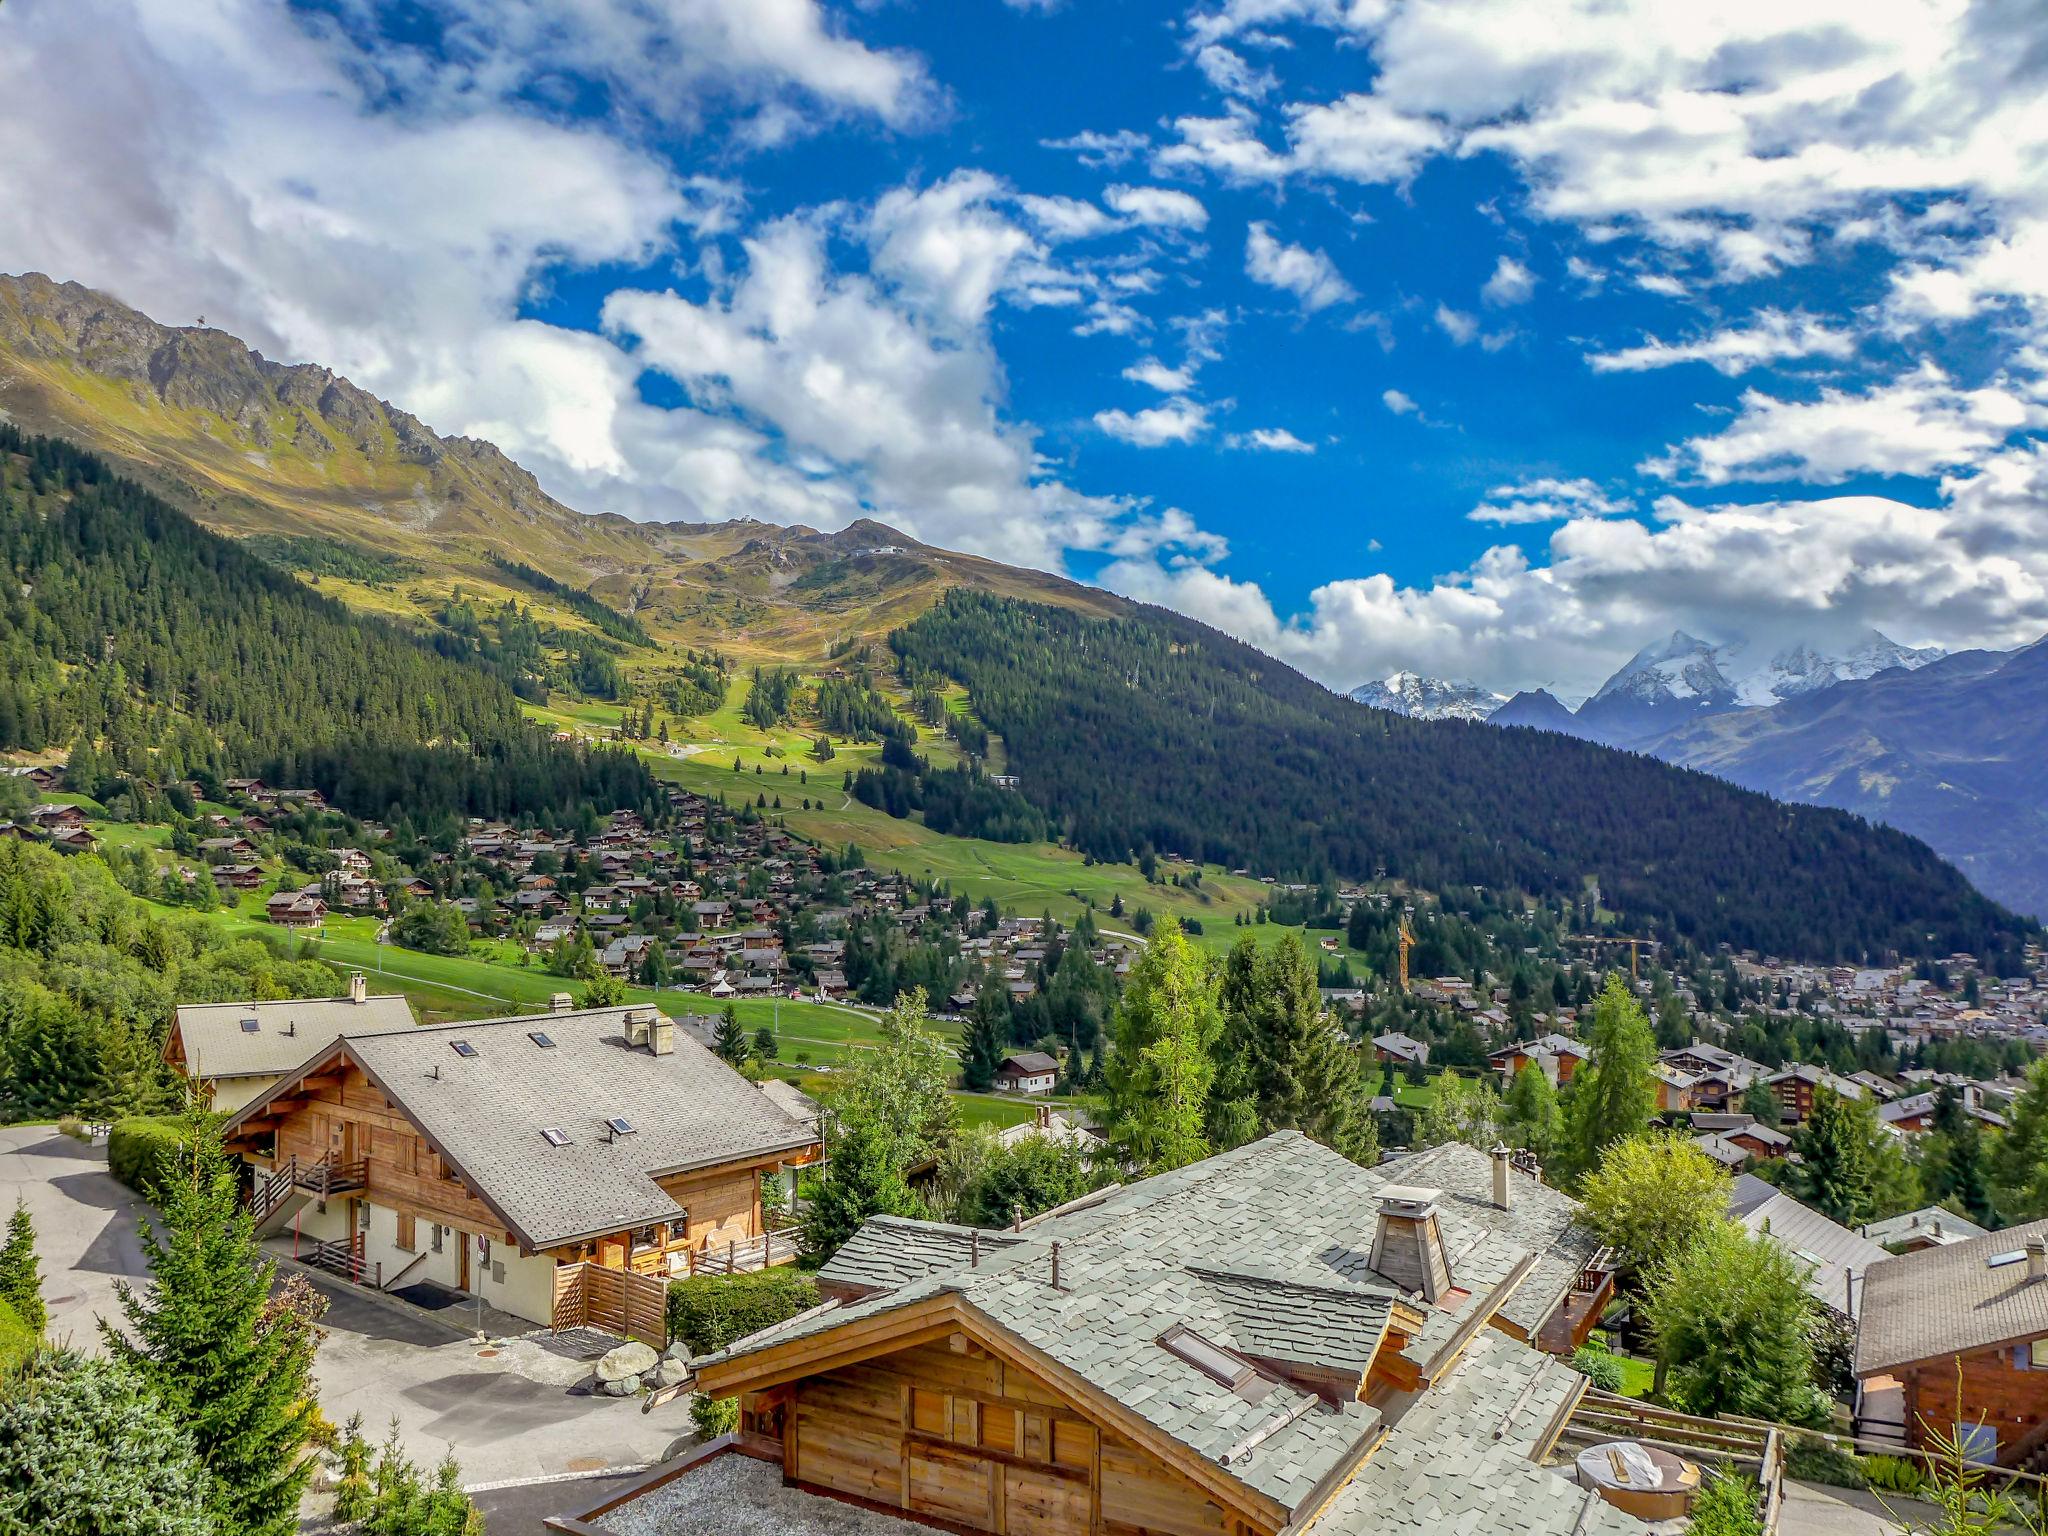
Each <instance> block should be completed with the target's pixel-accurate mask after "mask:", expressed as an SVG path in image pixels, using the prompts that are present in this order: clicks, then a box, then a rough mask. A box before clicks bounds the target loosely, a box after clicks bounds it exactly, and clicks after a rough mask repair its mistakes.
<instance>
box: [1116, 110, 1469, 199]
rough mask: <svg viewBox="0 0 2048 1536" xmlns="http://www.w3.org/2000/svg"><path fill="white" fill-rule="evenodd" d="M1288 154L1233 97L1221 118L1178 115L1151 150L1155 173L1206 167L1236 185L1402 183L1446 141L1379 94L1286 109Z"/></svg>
mask: <svg viewBox="0 0 2048 1536" xmlns="http://www.w3.org/2000/svg"><path fill="white" fill-rule="evenodd" d="M1286 117H1287V124H1286V129H1285V133H1286V137H1287V140H1288V147H1287V149H1286V150H1285V151H1280V150H1276V149H1274V148H1273V147H1272V146H1271V145H1269V144H1267V143H1266V142H1265V140H1264V139H1262V138H1261V137H1260V135H1259V122H1258V119H1257V117H1256V115H1255V114H1254V113H1253V111H1252V110H1251V108H1250V107H1248V106H1247V105H1245V104H1244V103H1243V102H1240V101H1233V102H1232V103H1231V104H1230V105H1229V107H1228V108H1227V109H1226V111H1225V114H1224V116H1222V117H1198V116H1192V115H1190V116H1185V117H1179V118H1176V119H1175V120H1174V122H1173V131H1174V133H1175V134H1176V135H1177V136H1178V141H1177V142H1175V143H1172V144H1166V145H1162V146H1161V147H1160V148H1159V149H1158V150H1156V151H1155V152H1154V153H1153V156H1152V164H1153V167H1154V168H1155V169H1156V170H1159V171H1162V172H1170V171H1201V170H1206V171H1209V172H1212V173H1214V174H1216V175H1219V176H1221V177H1223V178H1224V179H1225V180H1226V181H1231V182H1238V183H1252V182H1281V181H1285V180H1287V179H1288V178H1289V177H1292V176H1300V175H1326V176H1337V177H1342V178H1344V179H1346V180H1349V181H1362V182H1402V181H1406V180H1407V179H1408V178H1409V177H1411V176H1412V175H1414V173H1415V171H1416V170H1417V168H1418V167H1420V165H1421V164H1422V162H1423V161H1424V160H1426V159H1428V158H1429V156H1430V155H1431V154H1433V153H1435V152H1436V151H1438V150H1440V149H1442V148H1443V147H1444V145H1445V138H1444V134H1443V131H1442V129H1441V128H1439V127H1438V126H1437V125H1436V124H1435V123H1433V122H1430V121H1429V120H1427V119H1425V118H1417V117H1410V116H1407V115H1405V114H1403V113H1401V112H1400V111H1398V110H1396V109H1395V108H1393V107H1391V106H1390V105H1389V104H1388V103H1387V102H1385V101H1384V100H1382V99H1380V98H1378V97H1376V96H1367V95H1351V96H1346V97H1343V98H1341V99H1339V100H1337V101H1334V102H1328V103H1321V104H1311V103H1296V104H1294V105H1291V106H1289V107H1287V108H1286Z"/></svg>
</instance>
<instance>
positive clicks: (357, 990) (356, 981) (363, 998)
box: [348, 971, 370, 1003]
mask: <svg viewBox="0 0 2048 1536" xmlns="http://www.w3.org/2000/svg"><path fill="white" fill-rule="evenodd" d="M348 1000H349V1001H350V1002H352V1003H367V1002H368V1001H369V1000H370V981H369V978H368V977H366V976H365V975H364V974H363V973H362V972H361V971H350V972H349V973H348Z"/></svg>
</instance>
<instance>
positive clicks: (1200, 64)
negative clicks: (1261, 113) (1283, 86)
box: [1195, 43, 1280, 100]
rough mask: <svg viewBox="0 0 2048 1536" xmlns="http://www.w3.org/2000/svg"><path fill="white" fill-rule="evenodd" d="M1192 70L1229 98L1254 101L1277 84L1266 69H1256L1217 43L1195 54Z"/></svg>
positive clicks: (1241, 57) (1275, 79)
mask: <svg viewBox="0 0 2048 1536" xmlns="http://www.w3.org/2000/svg"><path fill="white" fill-rule="evenodd" d="M1195 66H1196V67H1197V68H1198V69H1200V70H1201V71H1202V75H1203V78H1204V79H1206V80H1207V81H1208V82H1209V83H1210V84H1211V85H1213V86H1215V87H1216V89H1217V90H1219V91H1222V92H1224V93H1226V94H1227V95H1231V96H1245V97H1249V98H1251V99H1252V100H1257V99H1258V98H1259V97H1261V96H1264V95H1266V94H1267V93H1268V92H1269V91H1271V90H1272V89H1273V88H1274V87H1275V86H1277V85H1278V84H1279V83H1280V82H1279V80H1278V79H1277V78H1276V77H1275V76H1274V74H1273V72H1272V71H1271V70H1270V69H1260V68H1259V67H1258V66H1256V65H1254V64H1252V63H1249V62H1248V61H1247V60H1246V59H1245V57H1244V55H1243V54H1241V53H1234V52H1232V51H1231V50H1230V49H1228V48H1226V47H1224V46H1223V45H1222V44H1221V43H1209V44H1207V45H1205V46H1204V47H1202V48H1200V49H1199V50H1197V51H1196V53H1195Z"/></svg>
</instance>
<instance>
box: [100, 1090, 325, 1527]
mask: <svg viewBox="0 0 2048 1536" xmlns="http://www.w3.org/2000/svg"><path fill="white" fill-rule="evenodd" d="M162 1205H163V1222H164V1228H165V1232H164V1236H163V1237H162V1238H161V1239H159V1238H158V1237H157V1235H156V1233H155V1232H154V1230H152V1228H151V1226H150V1224H149V1223H148V1222H147V1221H144V1222H143V1223H141V1227H140V1236H141V1241H142V1249H143V1253H144V1255H145V1257H146V1258H147V1259H148V1262H149V1270H150V1276H151V1283H150V1285H149V1286H148V1288H147V1289H146V1290H142V1291H137V1290H135V1289H133V1288H132V1287H130V1286H128V1285H127V1284H125V1283H122V1284H119V1285H117V1286H116V1290H117V1292H118V1293H119V1295H120V1298H121V1309H122V1312H123V1314H124V1315H125V1317H126V1319H127V1324H128V1330H127V1332H125V1333H124V1332H123V1331H122V1330H121V1329H119V1328H116V1327H114V1326H113V1325H112V1324H111V1323H107V1322H104V1321H102V1323H101V1324H100V1334H101V1337H102V1340H103V1341H104V1343H105V1344H106V1347H107V1352H108V1353H109V1354H110V1355H112V1356H113V1357H114V1358H115V1359H116V1360H119V1361H121V1362H123V1363H124V1364H127V1365H129V1366H131V1367H133V1368H134V1369H135V1370H136V1371H137V1372H138V1373H139V1374H140V1375H141V1376H142V1377H143V1378H144V1379H145V1380H146V1381H148V1382H149V1383H150V1384H151V1385H152V1386H153V1387H154V1388H155V1389H156V1391H157V1393H158V1394H159V1395H160V1396H161V1397H162V1398H163V1399H164V1400H165V1402H166V1403H168V1404H169V1405H170V1406H171V1408H172V1409H173V1410H174V1412H175V1414H176V1417H177V1419H178V1421H179V1422H180V1423H182V1424H184V1425H185V1426H186V1427H187V1428H189V1429H190V1430H191V1433H192V1439H193V1443H194V1446H195V1447H196V1449H197V1451H198V1454H199V1459H200V1460H201V1462H203V1463H204V1464H205V1466H206V1468H207V1470H208V1471H209V1472H210V1473H211V1474H212V1484H211V1488H210V1490H209V1493H208V1506H209V1508H211V1509H212V1511H213V1513H214V1516H215V1518H216V1520H217V1521H218V1522H219V1525H220V1529H221V1531H222V1533H223V1536H290V1533H291V1532H293V1531H295V1530H296V1529H297V1526H298V1511H299V1496H300V1494H301V1493H303V1492H304V1490H305V1487H306V1483H307V1480H308V1479H309V1478H310V1477H311V1476H312V1474H313V1465H314V1458H313V1456H312V1454H311V1452H310V1450H309V1446H308V1442H309V1439H310V1437H311V1435H312V1432H313V1428H314V1425H315V1423H316V1420H317V1416H318V1408H317V1406H316V1404H315V1402H314V1396H313V1379H312V1374H313V1351H314V1347H315V1343H316V1340H317V1335H316V1331H315V1329H314V1322H315V1320H316V1319H317V1317H318V1316H319V1313H320V1311H322V1310H323V1309H324V1307H325V1302H324V1301H323V1300H321V1299H320V1297H319V1295H318V1293H317V1292H314V1291H312V1290H311V1288H310V1287H307V1286H299V1287H296V1288H294V1287H289V1286H288V1287H286V1289H285V1291H284V1292H282V1293H281V1294H280V1296H279V1298H278V1299H277V1300H276V1301H273V1299H272V1297H271V1285H272V1282H273V1281H274V1280H275V1279H276V1274H277V1266H276V1265H274V1264H271V1263H268V1262H266V1261H265V1260H264V1259H263V1258H262V1256H261V1254H260V1253H259V1251H258V1249H257V1247H256V1241H255V1238H254V1236H253V1234H252V1231H251V1223H250V1217H249V1212H248V1210H247V1209H246V1208H245V1207H244V1206H243V1205H242V1203H241V1200H240V1198H239V1196H238V1193H237V1190H236V1182H235V1174H234V1169H233V1167H232V1165H231V1164H230V1162H229V1160H228V1157H227V1154H226V1152H225V1151H224V1150H223V1148H222V1145H221V1138H220V1131H219V1128H218V1126H217V1124H215V1123H214V1122H213V1121H212V1120H210V1119H206V1118H201V1119H198V1120H196V1121H195V1122H194V1125H193V1128H192V1137H191V1142H190V1146H189V1148H188V1149H187V1150H186V1151H184V1152H182V1153H181V1154H180V1156H179V1160H178V1167H177V1168H176V1169H175V1170H174V1172H173V1173H172V1175H171V1177H170V1178H168V1179H167V1180H165V1187H164V1189H163V1193H162ZM130 1335H132V1336H133V1337H132V1338H131V1337H130Z"/></svg>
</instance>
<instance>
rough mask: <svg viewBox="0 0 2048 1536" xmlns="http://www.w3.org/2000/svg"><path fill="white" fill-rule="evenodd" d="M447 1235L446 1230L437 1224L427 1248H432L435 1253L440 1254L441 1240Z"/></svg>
mask: <svg viewBox="0 0 2048 1536" xmlns="http://www.w3.org/2000/svg"><path fill="white" fill-rule="evenodd" d="M445 1233H446V1229H445V1228H443V1227H442V1226H441V1225H440V1224H439V1223H438V1222H437V1223H436V1224H435V1226H434V1228H433V1232H432V1235H431V1236H430V1237H429V1239H428V1242H427V1246H428V1247H430V1248H432V1249H433V1250H434V1252H436V1253H439V1252H440V1251H441V1239H442V1237H443V1236H444V1235H445Z"/></svg>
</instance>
